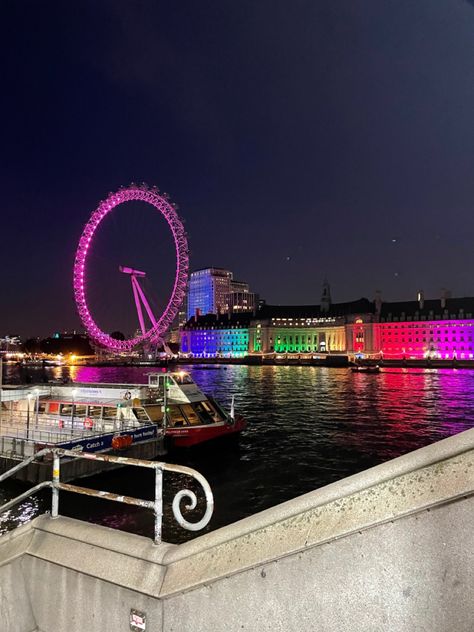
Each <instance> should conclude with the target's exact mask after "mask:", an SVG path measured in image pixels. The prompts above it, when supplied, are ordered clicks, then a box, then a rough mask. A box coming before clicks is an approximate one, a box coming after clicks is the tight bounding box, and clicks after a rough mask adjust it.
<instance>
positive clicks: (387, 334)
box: [374, 320, 474, 360]
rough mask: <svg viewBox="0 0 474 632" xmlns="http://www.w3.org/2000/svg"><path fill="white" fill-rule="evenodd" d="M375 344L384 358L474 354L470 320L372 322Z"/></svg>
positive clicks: (469, 357)
mask: <svg viewBox="0 0 474 632" xmlns="http://www.w3.org/2000/svg"><path fill="white" fill-rule="evenodd" d="M374 326H375V329H376V339H377V341H378V347H379V348H380V350H381V351H382V353H383V356H384V357H385V358H387V359H390V358H393V359H396V358H406V359H410V358H413V359H425V358H432V359H436V358H440V359H443V360H444V359H466V360H472V359H473V358H474V320H425V321H413V322H411V321H400V322H384V323H376V324H375V325H374Z"/></svg>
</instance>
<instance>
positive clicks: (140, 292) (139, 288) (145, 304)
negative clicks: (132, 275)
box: [135, 281, 156, 327]
mask: <svg viewBox="0 0 474 632" xmlns="http://www.w3.org/2000/svg"><path fill="white" fill-rule="evenodd" d="M135 283H136V288H137V290H138V293H139V294H140V298H141V299H142V303H143V307H144V308H145V309H146V313H147V314H148V318H149V319H150V321H151V324H152V325H153V327H155V326H156V318H155V316H154V315H153V312H152V311H151V307H150V304H149V303H148V301H147V299H146V296H145V293H144V291H143V290H142V288H141V287H140V283H139V282H138V281H135Z"/></svg>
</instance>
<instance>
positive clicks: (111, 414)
mask: <svg viewBox="0 0 474 632" xmlns="http://www.w3.org/2000/svg"><path fill="white" fill-rule="evenodd" d="M103 417H104V419H115V418H116V417H117V409H116V408H115V406H104V415H103Z"/></svg>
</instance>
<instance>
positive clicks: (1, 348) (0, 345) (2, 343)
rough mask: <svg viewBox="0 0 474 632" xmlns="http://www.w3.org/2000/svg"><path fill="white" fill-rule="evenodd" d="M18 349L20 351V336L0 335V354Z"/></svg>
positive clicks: (15, 351) (14, 351)
mask: <svg viewBox="0 0 474 632" xmlns="http://www.w3.org/2000/svg"><path fill="white" fill-rule="evenodd" d="M18 351H21V339H20V336H2V337H0V354H2V353H4V354H7V353H17V352H18Z"/></svg>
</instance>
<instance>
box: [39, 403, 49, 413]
mask: <svg viewBox="0 0 474 632" xmlns="http://www.w3.org/2000/svg"><path fill="white" fill-rule="evenodd" d="M46 406H47V404H46V402H40V403H39V404H38V413H39V414H40V415H41V414H43V413H45V412H46Z"/></svg>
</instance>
